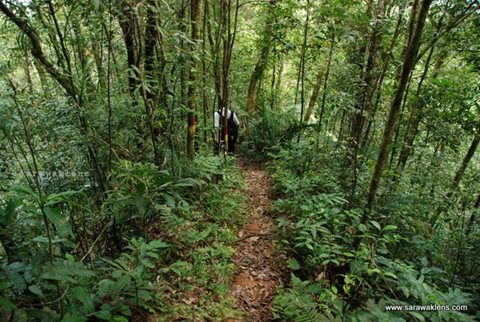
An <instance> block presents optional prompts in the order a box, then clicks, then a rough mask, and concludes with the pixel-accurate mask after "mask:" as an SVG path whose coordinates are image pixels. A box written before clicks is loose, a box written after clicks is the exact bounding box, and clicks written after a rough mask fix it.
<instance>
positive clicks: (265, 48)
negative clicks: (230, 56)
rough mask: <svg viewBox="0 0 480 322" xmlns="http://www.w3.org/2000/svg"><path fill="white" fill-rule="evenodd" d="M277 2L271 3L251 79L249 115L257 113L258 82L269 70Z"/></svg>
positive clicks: (248, 102)
mask: <svg viewBox="0 0 480 322" xmlns="http://www.w3.org/2000/svg"><path fill="white" fill-rule="evenodd" d="M275 2H276V0H275V1H271V3H272V4H271V7H270V9H271V11H270V13H269V15H268V18H267V22H266V23H265V30H264V32H263V39H262V42H261V44H262V49H261V51H260V56H259V58H258V61H257V63H256V64H255V68H254V70H253V73H252V76H251V77H250V83H249V85H248V93H247V103H246V104H247V105H246V107H247V112H248V113H249V114H253V113H254V112H255V108H256V101H257V87H258V82H259V81H260V79H261V78H262V76H263V74H264V72H265V69H266V68H267V63H268V58H269V56H270V52H271V50H272V40H273V24H274V22H275V14H274V12H273V8H272V6H274V5H275Z"/></svg>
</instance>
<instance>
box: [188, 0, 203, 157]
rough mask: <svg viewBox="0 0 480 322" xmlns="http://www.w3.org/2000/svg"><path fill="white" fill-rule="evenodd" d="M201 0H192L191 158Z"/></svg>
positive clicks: (194, 130)
mask: <svg viewBox="0 0 480 322" xmlns="http://www.w3.org/2000/svg"><path fill="white" fill-rule="evenodd" d="M201 3H202V2H201V0H191V12H190V14H191V22H192V41H193V43H194V45H193V48H192V62H191V67H190V74H189V85H188V100H187V107H188V110H189V111H188V133H187V155H188V158H189V159H190V160H193V158H194V156H195V132H196V123H197V120H196V100H195V99H196V97H195V96H196V86H197V85H196V81H197V75H196V74H197V67H198V61H197V59H196V57H195V56H196V53H197V52H198V44H199V40H200V39H199V30H200V18H201Z"/></svg>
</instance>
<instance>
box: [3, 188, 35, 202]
mask: <svg viewBox="0 0 480 322" xmlns="http://www.w3.org/2000/svg"><path fill="white" fill-rule="evenodd" d="M10 189H11V190H12V191H15V192H18V193H23V194H26V195H30V196H32V197H34V198H35V199H37V200H40V199H39V197H38V194H37V193H35V192H34V191H33V190H32V189H31V188H29V187H25V186H20V185H13V186H11V187H10Z"/></svg>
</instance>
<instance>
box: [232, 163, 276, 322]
mask: <svg viewBox="0 0 480 322" xmlns="http://www.w3.org/2000/svg"><path fill="white" fill-rule="evenodd" d="M239 168H240V171H241V172H243V173H244V175H245V179H246V181H247V192H246V193H247V195H248V197H249V198H250V207H249V211H248V214H247V215H246V216H247V217H246V221H247V223H246V224H245V226H244V227H242V228H241V229H240V230H239V231H238V232H237V237H238V242H237V244H236V246H235V248H236V253H235V254H234V255H233V260H234V262H235V266H236V270H237V274H236V275H235V278H234V281H233V284H232V287H231V291H230V293H231V294H232V295H233V296H234V297H235V298H236V300H237V304H236V309H239V310H241V311H243V312H245V317H244V318H243V319H242V320H241V321H255V322H257V321H272V320H273V317H272V312H271V308H272V300H273V297H274V295H275V292H276V289H277V287H278V285H279V284H280V283H281V280H282V274H283V271H282V266H281V265H280V264H279V259H280V257H281V254H280V252H279V250H278V246H277V244H276V238H277V236H276V235H275V222H274V220H273V219H272V218H271V217H269V216H268V215H267V210H268V208H269V207H270V206H271V205H272V203H273V200H272V199H271V198H270V196H269V189H270V187H271V180H270V178H269V177H268V175H267V174H266V173H265V172H264V171H263V170H261V169H260V167H259V166H257V165H252V164H244V163H241V164H239ZM230 321H235V320H230Z"/></svg>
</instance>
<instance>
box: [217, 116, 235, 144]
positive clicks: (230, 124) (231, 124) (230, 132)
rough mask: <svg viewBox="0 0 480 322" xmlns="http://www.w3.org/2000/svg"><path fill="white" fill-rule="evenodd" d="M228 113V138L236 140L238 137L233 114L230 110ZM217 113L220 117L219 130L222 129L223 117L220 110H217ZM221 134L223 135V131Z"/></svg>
mask: <svg viewBox="0 0 480 322" xmlns="http://www.w3.org/2000/svg"><path fill="white" fill-rule="evenodd" d="M230 112H231V113H230V117H229V118H228V120H227V128H228V136H229V137H235V138H237V137H238V125H237V124H235V122H234V121H233V115H234V113H235V112H234V111H232V110H230ZM217 113H218V115H220V128H221V129H223V124H224V121H223V118H224V115H223V113H222V110H218V111H217ZM222 133H223V130H222Z"/></svg>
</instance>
